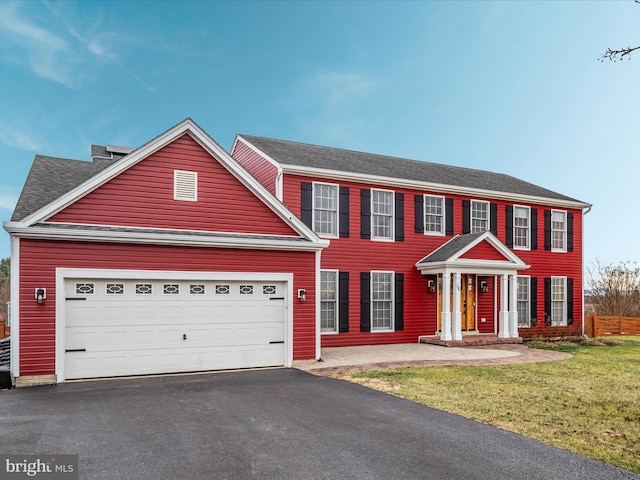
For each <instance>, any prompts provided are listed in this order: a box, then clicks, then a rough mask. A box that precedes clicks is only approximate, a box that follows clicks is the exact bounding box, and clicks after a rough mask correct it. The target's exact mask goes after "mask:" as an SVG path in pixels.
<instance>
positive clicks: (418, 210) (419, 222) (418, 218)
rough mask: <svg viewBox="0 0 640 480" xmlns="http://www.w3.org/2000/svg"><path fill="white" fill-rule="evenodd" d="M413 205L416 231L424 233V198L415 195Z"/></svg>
mask: <svg viewBox="0 0 640 480" xmlns="http://www.w3.org/2000/svg"><path fill="white" fill-rule="evenodd" d="M413 204H414V206H415V231H416V233H424V196H423V195H414V196H413Z"/></svg>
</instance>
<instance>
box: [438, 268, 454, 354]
mask: <svg viewBox="0 0 640 480" xmlns="http://www.w3.org/2000/svg"><path fill="white" fill-rule="evenodd" d="M450 297H451V274H450V273H448V272H445V273H444V274H443V275H442V313H441V319H440V325H441V330H440V340H443V341H445V342H448V341H450V340H452V338H451V310H450V308H451V307H450V303H451V302H450V300H449V299H450Z"/></svg>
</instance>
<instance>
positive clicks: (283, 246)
mask: <svg viewBox="0 0 640 480" xmlns="http://www.w3.org/2000/svg"><path fill="white" fill-rule="evenodd" d="M4 228H5V230H7V231H8V232H9V233H10V234H11V235H15V236H18V237H20V238H35V239H42V240H68V241H83V242H109V243H142V244H152V245H180V246H193V247H217V248H238V249H259V250H296V251H316V250H320V249H323V248H326V247H328V246H329V242H328V241H327V240H320V239H319V240H318V241H317V242H314V241H309V242H304V243H301V242H300V240H299V237H292V238H291V240H287V239H283V238H282V237H280V238H278V237H273V238H268V237H267V238H264V236H261V238H251V237H246V236H243V237H233V236H228V235H225V236H217V235H215V233H212V234H211V235H206V236H205V235H198V236H195V235H189V234H180V233H158V232H141V231H136V232H118V231H101V230H85V229H77V230H73V229H69V228H55V227H38V226H31V227H29V226H25V225H24V224H20V223H16V222H4Z"/></svg>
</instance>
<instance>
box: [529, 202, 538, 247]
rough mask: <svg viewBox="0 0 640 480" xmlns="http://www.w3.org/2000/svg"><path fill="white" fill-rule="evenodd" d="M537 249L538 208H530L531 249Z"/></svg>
mask: <svg viewBox="0 0 640 480" xmlns="http://www.w3.org/2000/svg"><path fill="white" fill-rule="evenodd" d="M537 249H538V209H537V208H532V209H531V250H537Z"/></svg>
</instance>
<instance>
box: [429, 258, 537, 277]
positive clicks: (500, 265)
mask: <svg viewBox="0 0 640 480" xmlns="http://www.w3.org/2000/svg"><path fill="white" fill-rule="evenodd" d="M530 267H531V266H530V265H525V264H514V263H511V262H500V261H495V260H491V261H488V260H456V261H446V262H433V263H426V264H416V268H417V269H418V270H419V271H420V273H422V274H423V275H436V274H438V273H443V272H445V271H446V272H460V273H472V274H476V275H499V274H503V273H513V272H516V271H518V270H526V269H528V268H530Z"/></svg>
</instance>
